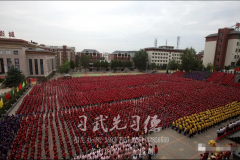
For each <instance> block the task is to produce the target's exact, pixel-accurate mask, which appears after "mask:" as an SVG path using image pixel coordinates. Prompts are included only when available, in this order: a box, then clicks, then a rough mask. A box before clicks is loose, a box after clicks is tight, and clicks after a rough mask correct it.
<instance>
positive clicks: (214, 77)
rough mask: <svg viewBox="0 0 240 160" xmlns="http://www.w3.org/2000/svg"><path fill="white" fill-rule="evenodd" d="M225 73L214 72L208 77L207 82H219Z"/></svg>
mask: <svg viewBox="0 0 240 160" xmlns="http://www.w3.org/2000/svg"><path fill="white" fill-rule="evenodd" d="M224 75H225V73H223V72H214V73H213V74H212V75H211V76H210V77H209V78H208V79H206V81H207V82H212V83H218V82H219V81H220V80H221V79H222V78H223V77H224Z"/></svg>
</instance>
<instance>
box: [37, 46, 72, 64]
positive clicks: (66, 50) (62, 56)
mask: <svg viewBox="0 0 240 160" xmlns="http://www.w3.org/2000/svg"><path fill="white" fill-rule="evenodd" d="M40 46H42V47H43V48H44V49H45V50H47V51H52V52H56V53H57V54H56V56H55V57H56V67H58V66H60V65H62V64H63V63H64V62H65V61H66V60H67V61H70V60H73V61H74V62H75V47H68V46H66V45H63V46H47V45H44V44H40Z"/></svg>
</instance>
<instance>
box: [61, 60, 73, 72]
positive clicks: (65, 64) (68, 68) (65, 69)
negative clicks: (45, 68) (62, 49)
mask: <svg viewBox="0 0 240 160" xmlns="http://www.w3.org/2000/svg"><path fill="white" fill-rule="evenodd" d="M63 68H64V73H69V71H70V69H71V68H70V63H69V62H68V61H65V63H64V64H63Z"/></svg>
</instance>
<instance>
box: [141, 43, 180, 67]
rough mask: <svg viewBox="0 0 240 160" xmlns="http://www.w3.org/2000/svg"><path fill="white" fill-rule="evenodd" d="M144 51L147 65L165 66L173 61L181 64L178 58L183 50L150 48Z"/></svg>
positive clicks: (165, 47)
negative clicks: (146, 55) (146, 56)
mask: <svg viewBox="0 0 240 160" xmlns="http://www.w3.org/2000/svg"><path fill="white" fill-rule="evenodd" d="M145 50H146V52H147V54H148V64H151V63H156V64H157V65H158V66H163V65H164V64H166V65H167V64H168V62H169V61H170V60H173V59H174V60H175V61H176V62H177V63H180V64H181V59H180V57H181V55H182V53H183V51H184V50H183V49H174V47H173V46H159V48H155V47H150V48H145Z"/></svg>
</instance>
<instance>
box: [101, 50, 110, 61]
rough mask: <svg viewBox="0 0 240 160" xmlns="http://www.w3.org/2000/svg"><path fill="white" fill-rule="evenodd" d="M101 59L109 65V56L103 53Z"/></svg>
mask: <svg viewBox="0 0 240 160" xmlns="http://www.w3.org/2000/svg"><path fill="white" fill-rule="evenodd" d="M102 56H103V58H104V60H105V61H107V62H108V63H110V54H109V53H107V52H105V53H103V54H102Z"/></svg>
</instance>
